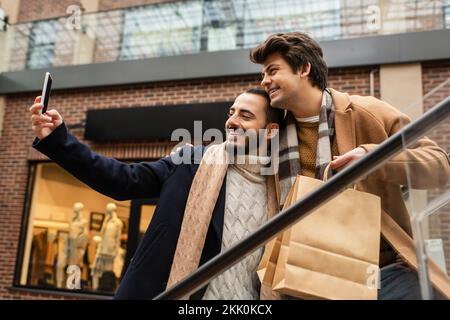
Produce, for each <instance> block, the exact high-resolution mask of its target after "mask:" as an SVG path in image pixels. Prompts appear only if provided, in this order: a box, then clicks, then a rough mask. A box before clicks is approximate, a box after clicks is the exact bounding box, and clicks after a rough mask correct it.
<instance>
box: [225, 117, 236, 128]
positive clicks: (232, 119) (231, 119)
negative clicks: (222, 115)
mask: <svg viewBox="0 0 450 320" xmlns="http://www.w3.org/2000/svg"><path fill="white" fill-rule="evenodd" d="M237 127H238V122H237V117H236V114H233V115H231V116H230V117H229V118H228V120H227V122H225V128H227V129H235V128H237Z"/></svg>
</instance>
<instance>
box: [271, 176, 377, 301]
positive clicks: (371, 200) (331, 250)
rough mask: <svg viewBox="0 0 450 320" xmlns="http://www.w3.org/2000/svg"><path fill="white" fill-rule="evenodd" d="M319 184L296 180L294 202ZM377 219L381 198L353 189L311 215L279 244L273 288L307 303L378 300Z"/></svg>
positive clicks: (299, 223)
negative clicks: (313, 301)
mask: <svg viewBox="0 0 450 320" xmlns="http://www.w3.org/2000/svg"><path fill="white" fill-rule="evenodd" d="M323 183H324V182H323V181H320V180H317V179H313V178H309V177H304V176H298V177H297V189H296V193H295V195H293V197H292V199H293V200H294V199H301V198H302V197H304V196H305V195H307V194H308V193H310V192H311V191H313V190H315V189H317V188H318V187H320V186H321V185H322V184H323ZM380 215H381V204H380V198H379V197H377V196H375V195H372V194H369V193H365V192H360V191H357V190H353V189H348V190H345V191H344V192H342V193H341V194H339V195H338V196H336V197H335V198H333V199H332V200H330V201H328V202H327V203H325V204H324V205H322V206H321V207H320V208H318V209H316V210H315V211H313V212H312V213H310V214H309V215H308V216H306V217H305V218H303V219H302V220H301V221H300V222H298V223H297V224H295V225H294V226H293V227H292V228H291V232H290V238H289V241H288V244H287V243H286V241H287V239H284V241H282V245H281V248H280V254H279V257H278V261H277V267H276V271H275V276H274V281H273V284H272V287H273V289H274V290H276V291H278V292H281V293H283V294H287V295H290V296H295V297H299V298H306V299H308V298H315V299H317V298H319V299H376V298H377V288H376V285H372V283H374V284H376V283H377V281H373V277H374V272H375V276H376V275H377V272H376V271H377V270H378V260H379V245H380ZM285 233H286V232H285ZM283 248H284V249H283Z"/></svg>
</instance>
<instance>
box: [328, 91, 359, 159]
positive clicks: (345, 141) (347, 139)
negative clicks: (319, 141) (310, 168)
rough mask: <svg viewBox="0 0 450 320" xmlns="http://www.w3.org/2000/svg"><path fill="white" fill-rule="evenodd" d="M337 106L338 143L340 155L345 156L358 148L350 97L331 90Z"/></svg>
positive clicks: (336, 126)
mask: <svg viewBox="0 0 450 320" xmlns="http://www.w3.org/2000/svg"><path fill="white" fill-rule="evenodd" d="M331 96H332V97H333V103H334V106H335V120H334V121H335V128H336V142H337V145H338V149H339V154H341V155H342V154H344V153H346V152H348V151H350V150H352V149H354V148H356V138H355V128H354V123H353V120H352V113H353V112H352V111H353V110H352V108H351V102H350V97H349V96H348V94H346V93H341V92H339V91H336V90H333V89H331Z"/></svg>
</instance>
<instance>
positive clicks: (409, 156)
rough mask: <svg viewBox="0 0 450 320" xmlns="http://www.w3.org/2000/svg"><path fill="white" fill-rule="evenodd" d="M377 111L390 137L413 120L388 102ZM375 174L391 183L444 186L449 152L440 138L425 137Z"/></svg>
mask: <svg viewBox="0 0 450 320" xmlns="http://www.w3.org/2000/svg"><path fill="white" fill-rule="evenodd" d="M377 111H378V114H376V115H375V116H376V117H377V118H378V119H379V121H381V122H382V124H383V125H384V128H385V130H386V134H387V136H389V137H390V136H392V135H394V134H395V133H397V132H399V131H400V130H401V129H402V128H403V127H404V126H406V125H408V124H409V123H410V122H411V119H410V118H409V117H408V116H406V115H405V114H403V113H401V112H400V111H398V110H397V109H395V108H394V107H392V106H389V105H387V104H382V105H379V106H378V108H377ZM377 146H378V144H363V145H361V146H360V147H362V148H364V149H365V150H366V151H368V152H370V151H371V150H373V149H375V148H376V147H377ZM371 176H372V177H376V178H377V179H382V180H383V181H386V182H390V183H395V184H400V185H408V184H409V185H410V186H411V187H412V188H414V189H431V188H437V187H442V186H445V184H446V183H448V182H449V181H450V160H449V157H448V155H447V152H445V151H444V150H443V149H442V148H440V147H439V146H438V145H437V143H436V142H434V141H433V140H431V139H429V138H427V137H423V138H421V139H419V140H417V141H416V142H415V143H414V144H413V145H411V146H409V147H408V148H406V149H405V150H404V151H403V152H400V153H399V154H397V155H396V156H394V157H393V158H391V159H390V160H389V161H388V162H387V163H385V164H384V165H383V166H382V167H381V168H380V169H378V170H376V172H375V174H374V175H371ZM408 176H409V177H408Z"/></svg>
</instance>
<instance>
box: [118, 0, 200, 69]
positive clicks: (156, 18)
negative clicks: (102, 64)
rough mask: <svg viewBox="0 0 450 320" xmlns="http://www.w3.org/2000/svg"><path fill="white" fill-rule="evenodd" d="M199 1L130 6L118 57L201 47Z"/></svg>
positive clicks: (194, 50) (175, 52) (193, 50)
mask: <svg viewBox="0 0 450 320" xmlns="http://www.w3.org/2000/svg"><path fill="white" fill-rule="evenodd" d="M201 22H202V2H201V1H186V2H174V3H165V4H159V5H151V6H146V7H136V8H131V9H129V10H127V11H126V12H125V22H124V28H123V40H122V49H121V54H120V59H121V60H128V59H143V58H151V57H160V56H171V55H182V54H188V53H197V52H199V51H200V30H201Z"/></svg>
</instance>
